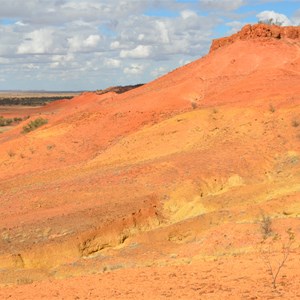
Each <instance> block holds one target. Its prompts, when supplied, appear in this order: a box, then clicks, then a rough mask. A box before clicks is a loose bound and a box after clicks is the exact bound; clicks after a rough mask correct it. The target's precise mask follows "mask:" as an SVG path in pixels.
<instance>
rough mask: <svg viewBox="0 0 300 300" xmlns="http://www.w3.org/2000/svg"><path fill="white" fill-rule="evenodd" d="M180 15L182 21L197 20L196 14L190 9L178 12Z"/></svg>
mask: <svg viewBox="0 0 300 300" xmlns="http://www.w3.org/2000/svg"><path fill="white" fill-rule="evenodd" d="M180 15H181V16H182V18H183V19H188V18H197V14H196V13H195V12H194V11H193V10H190V9H186V10H183V11H182V12H180Z"/></svg>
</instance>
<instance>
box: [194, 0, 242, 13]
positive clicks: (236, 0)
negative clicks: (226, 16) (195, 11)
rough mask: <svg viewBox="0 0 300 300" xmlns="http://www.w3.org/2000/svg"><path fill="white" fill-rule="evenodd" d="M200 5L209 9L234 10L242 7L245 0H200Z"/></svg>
mask: <svg viewBox="0 0 300 300" xmlns="http://www.w3.org/2000/svg"><path fill="white" fill-rule="evenodd" d="M199 2H200V6H201V7H202V8H204V9H207V10H223V11H233V10H236V9H238V8H239V7H241V6H242V5H243V4H244V3H245V0H222V1H220V0H199Z"/></svg>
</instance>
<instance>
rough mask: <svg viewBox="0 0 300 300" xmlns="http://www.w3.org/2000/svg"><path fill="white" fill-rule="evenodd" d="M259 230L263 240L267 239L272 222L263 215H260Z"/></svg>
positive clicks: (270, 231) (270, 232)
mask: <svg viewBox="0 0 300 300" xmlns="http://www.w3.org/2000/svg"><path fill="white" fill-rule="evenodd" d="M260 228H261V233H262V236H263V238H264V239H266V238H268V237H269V236H270V235H271V234H272V220H271V218H270V217H269V216H266V215H264V214H263V215H262V220H261V223H260Z"/></svg>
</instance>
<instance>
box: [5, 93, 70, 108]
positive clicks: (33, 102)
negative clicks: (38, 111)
mask: <svg viewBox="0 0 300 300" xmlns="http://www.w3.org/2000/svg"><path fill="white" fill-rule="evenodd" d="M72 98H73V96H69V95H65V96H64V95H62V96H51V95H49V96H45V97H38V96H37V97H34V96H33V97H1V96H0V105H5V106H10V105H26V106H41V105H45V104H47V103H50V102H53V101H57V100H62V99H68V100H69V99H72Z"/></svg>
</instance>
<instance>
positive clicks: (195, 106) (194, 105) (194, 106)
mask: <svg viewBox="0 0 300 300" xmlns="http://www.w3.org/2000/svg"><path fill="white" fill-rule="evenodd" d="M191 106H192V108H193V109H196V108H197V107H198V105H197V103H196V102H194V101H192V102H191Z"/></svg>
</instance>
